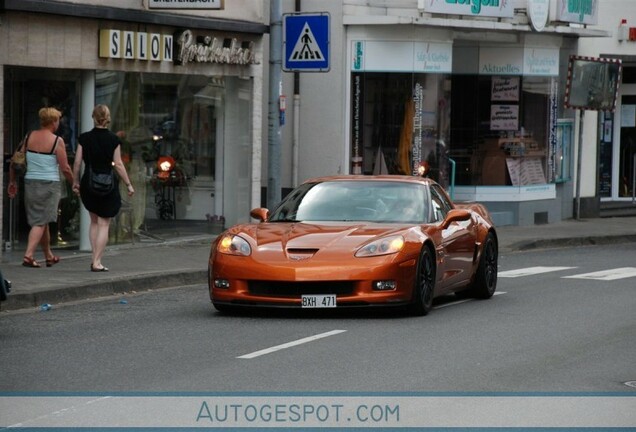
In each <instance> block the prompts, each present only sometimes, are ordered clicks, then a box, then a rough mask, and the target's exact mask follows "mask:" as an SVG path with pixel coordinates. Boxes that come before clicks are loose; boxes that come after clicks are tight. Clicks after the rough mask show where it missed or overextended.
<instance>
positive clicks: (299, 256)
mask: <svg viewBox="0 0 636 432" xmlns="http://www.w3.org/2000/svg"><path fill="white" fill-rule="evenodd" d="M316 252H318V249H313V248H311V249H310V248H289V249H287V257H288V258H289V259H290V260H293V261H301V260H306V259H309V258H311V257H312V256H314V255H315V254H316Z"/></svg>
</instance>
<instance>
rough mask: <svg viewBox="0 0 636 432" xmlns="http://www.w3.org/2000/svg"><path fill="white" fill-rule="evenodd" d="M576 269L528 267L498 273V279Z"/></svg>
mask: <svg viewBox="0 0 636 432" xmlns="http://www.w3.org/2000/svg"><path fill="white" fill-rule="evenodd" d="M575 268H576V267H527V268H522V269H517V270H508V271H503V272H499V273H497V276H498V277H503V278H517V277H523V276H532V275H536V274H541V273H550V272H555V271H561V270H570V269H575Z"/></svg>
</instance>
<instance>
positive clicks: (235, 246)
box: [216, 234, 252, 256]
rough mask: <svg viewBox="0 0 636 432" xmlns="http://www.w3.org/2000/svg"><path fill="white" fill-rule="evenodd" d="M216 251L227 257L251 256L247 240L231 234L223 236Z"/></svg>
mask: <svg viewBox="0 0 636 432" xmlns="http://www.w3.org/2000/svg"><path fill="white" fill-rule="evenodd" d="M216 250H218V251H219V252H220V253H224V254H228V255H242V256H249V255H251V254H252V248H251V247H250V244H249V243H248V242H247V240H245V239H244V238H243V237H240V236H237V235H233V234H225V235H224V236H223V237H222V238H221V240H220V241H219V243H218V246H217V248H216Z"/></svg>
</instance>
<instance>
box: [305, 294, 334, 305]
mask: <svg viewBox="0 0 636 432" xmlns="http://www.w3.org/2000/svg"><path fill="white" fill-rule="evenodd" d="M302 307H303V308H335V307H336V295H335V294H327V295H304V296H302Z"/></svg>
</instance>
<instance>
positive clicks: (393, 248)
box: [355, 235, 404, 258]
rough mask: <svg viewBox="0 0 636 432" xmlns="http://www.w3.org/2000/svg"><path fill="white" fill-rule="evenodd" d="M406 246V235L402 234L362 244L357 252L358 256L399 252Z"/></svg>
mask: <svg viewBox="0 0 636 432" xmlns="http://www.w3.org/2000/svg"><path fill="white" fill-rule="evenodd" d="M402 248H404V237H402V236H401V235H397V236H392V237H385V238H382V239H379V240H375V241H372V242H371V243H369V244H366V245H364V246H362V247H361V248H360V249H358V251H357V252H356V255H355V256H357V257H358V258H360V257H371V256H379V255H389V254H394V253H398V252H399V251H401V250H402Z"/></svg>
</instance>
